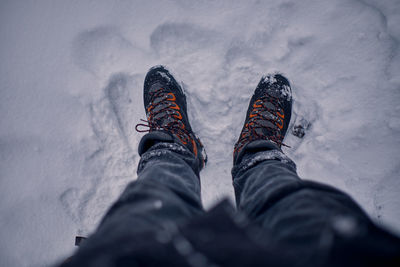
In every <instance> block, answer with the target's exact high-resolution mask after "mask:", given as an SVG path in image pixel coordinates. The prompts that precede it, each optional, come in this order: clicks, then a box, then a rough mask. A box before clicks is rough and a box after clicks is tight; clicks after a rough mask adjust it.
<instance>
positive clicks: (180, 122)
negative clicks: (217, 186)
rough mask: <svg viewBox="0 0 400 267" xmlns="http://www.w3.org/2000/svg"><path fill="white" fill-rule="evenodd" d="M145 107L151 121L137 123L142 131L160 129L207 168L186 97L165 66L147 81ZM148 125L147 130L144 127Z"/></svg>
mask: <svg viewBox="0 0 400 267" xmlns="http://www.w3.org/2000/svg"><path fill="white" fill-rule="evenodd" d="M143 100H144V107H145V109H146V115H147V121H145V120H142V121H143V122H144V123H139V124H137V125H136V130H137V131H138V132H154V131H159V132H163V133H166V134H168V135H170V136H171V137H172V139H173V140H174V142H178V143H180V144H182V145H184V146H185V147H187V148H188V149H189V150H190V151H191V152H192V153H193V154H194V156H195V157H196V159H198V160H199V163H200V169H201V168H202V167H204V165H205V163H206V161H207V156H206V154H205V150H204V147H203V145H202V144H201V142H200V139H199V138H198V137H197V136H196V135H195V134H194V133H193V131H192V128H191V126H190V123H189V118H188V115H187V105H186V96H185V94H184V92H183V90H182V88H181V86H180V85H179V84H178V82H177V81H176V80H175V78H174V77H173V76H172V75H171V73H170V72H169V71H168V70H167V69H166V68H164V67H163V66H155V67H153V68H151V69H150V70H149V72H148V73H147V75H146V78H145V81H144V94H143ZM141 127H144V128H145V129H143V128H141Z"/></svg>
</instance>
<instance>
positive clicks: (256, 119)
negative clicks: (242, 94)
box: [234, 95, 290, 153]
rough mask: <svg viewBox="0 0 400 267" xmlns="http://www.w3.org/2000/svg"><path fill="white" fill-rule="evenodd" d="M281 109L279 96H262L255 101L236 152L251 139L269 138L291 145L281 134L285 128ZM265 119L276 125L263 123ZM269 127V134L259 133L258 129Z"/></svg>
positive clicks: (278, 143)
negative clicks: (269, 105) (285, 141)
mask: <svg viewBox="0 0 400 267" xmlns="http://www.w3.org/2000/svg"><path fill="white" fill-rule="evenodd" d="M264 103H271V104H272V105H273V107H274V108H273V109H272V108H268V107H266V106H265V105H264ZM279 110H283V108H282V106H281V104H280V101H279V99H278V98H276V97H274V96H271V95H266V96H263V97H260V98H259V99H257V100H256V101H255V102H254V103H253V110H252V111H251V112H250V114H249V120H248V121H247V123H246V124H245V126H244V128H243V130H242V132H241V135H240V138H239V140H238V142H237V143H236V144H235V148H234V153H237V152H239V151H240V150H241V149H242V148H243V146H244V145H245V144H247V143H249V142H251V141H255V140H260V139H263V140H269V141H272V142H274V143H275V144H277V145H279V146H285V147H290V146H288V145H286V144H284V143H283V138H284V136H283V135H282V134H281V130H282V129H283V122H284V118H285V115H284V114H282V113H280V112H279ZM264 111H268V114H267V115H264V114H263V113H264ZM263 121H269V122H271V123H272V124H273V125H275V126H276V127H271V126H268V125H265V124H263V123H262V122H263ZM265 128H266V129H267V130H268V132H269V134H268V135H265V134H259V133H258V131H257V129H265Z"/></svg>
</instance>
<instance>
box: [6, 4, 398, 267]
mask: <svg viewBox="0 0 400 267" xmlns="http://www.w3.org/2000/svg"><path fill="white" fill-rule="evenodd" d="M399 25H400V1H398V0H323V1H321V0H304V1H296V0H282V1H272V0H269V1H268V0H265V1H261V0H259V1H256V0H249V1H231V0H221V1H209V0H198V1H190V0H169V1H168V0H165V1H150V0H145V1H144V0H143V1H128V0H120V1H106V0H96V1H94V0H92V1H90V0H87V1H53V0H41V1H33V0H31V1H13V0H8V1H7V0H2V1H1V2H0V40H1V44H0V86H1V89H0V101H1V102H0V103H1V105H0V114H1V119H0V177H1V178H0V231H1V232H0V266H46V265H49V264H51V263H53V262H54V261H56V260H60V259H62V258H65V257H66V256H68V255H69V254H71V253H72V252H73V250H74V237H75V235H76V234H82V235H87V234H89V233H90V232H91V231H93V230H94V229H95V227H96V224H97V223H98V222H99V220H100V219H101V217H102V215H103V214H104V212H105V211H106V209H107V208H108V207H109V206H110V204H111V203H112V202H113V201H114V200H115V199H116V198H117V197H118V195H119V193H120V192H121V190H123V188H124V187H125V185H126V184H127V183H128V182H130V181H132V180H134V179H135V178H136V166H137V163H138V160H139V158H138V155H137V151H136V149H137V144H138V141H139V139H140V136H141V135H140V134H138V133H136V132H135V131H134V126H135V124H136V123H137V122H139V119H140V118H144V110H143V107H142V105H143V103H142V101H143V100H142V86H143V79H144V76H145V74H146V72H147V70H148V69H149V68H150V67H151V66H153V65H156V64H166V65H167V66H168V67H169V68H170V69H171V70H172V71H173V73H175V75H176V78H177V79H178V80H180V81H183V85H184V89H185V90H186V93H187V98H188V105H189V116H190V119H191V123H192V126H193V128H194V129H195V131H196V132H197V134H198V135H199V136H200V137H201V140H202V142H203V143H204V144H205V146H206V149H207V152H208V156H209V164H208V166H207V167H206V169H205V170H204V171H203V172H202V187H203V191H202V194H203V201H204V204H205V206H206V207H207V208H209V207H210V206H211V205H212V204H213V203H215V202H216V201H218V200H220V199H221V198H223V197H225V196H229V197H230V198H231V199H233V191H232V186H231V177H230V169H231V167H232V159H231V153H232V149H233V145H234V143H235V141H236V139H237V137H238V135H239V132H240V130H241V127H242V123H243V121H244V117H245V111H246V108H247V105H248V101H249V98H250V96H251V94H252V92H253V90H254V88H255V87H256V85H257V83H258V81H259V79H260V78H261V76H262V75H264V74H266V73H268V72H274V71H280V72H282V73H284V74H285V75H287V77H288V78H289V80H290V81H291V83H292V85H293V97H294V100H295V104H294V116H293V120H298V121H300V120H301V119H302V118H305V119H307V120H308V121H310V122H312V126H311V129H310V131H309V132H308V133H307V134H306V136H305V137H304V139H298V138H297V137H295V136H293V135H291V134H290V135H288V136H287V139H286V143H288V144H289V145H291V146H292V148H290V149H286V152H287V154H288V155H289V156H290V157H291V158H292V159H293V160H294V161H295V162H296V163H297V166H298V172H299V174H300V175H301V176H302V177H305V178H309V179H313V180H317V181H321V182H325V183H328V184H331V185H335V186H337V187H339V188H341V189H343V190H344V191H346V192H348V193H349V194H351V195H352V196H353V197H354V198H355V199H356V200H357V201H358V202H359V203H360V204H361V205H362V206H363V207H364V208H365V210H366V211H367V212H368V213H369V214H370V215H371V217H372V218H373V219H374V220H376V221H377V222H378V223H381V224H383V225H385V226H386V227H389V228H390V229H392V230H393V231H396V232H398V233H400V209H399V207H400V177H399V172H400V153H399V148H400V138H399V136H400V75H399V74H400V73H399V71H400V53H399V40H400V27H399Z"/></svg>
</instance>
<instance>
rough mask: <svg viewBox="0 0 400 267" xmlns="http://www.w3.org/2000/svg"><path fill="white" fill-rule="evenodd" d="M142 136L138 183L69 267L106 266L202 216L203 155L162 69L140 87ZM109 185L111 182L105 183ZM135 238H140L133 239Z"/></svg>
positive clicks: (180, 95)
mask: <svg viewBox="0 0 400 267" xmlns="http://www.w3.org/2000/svg"><path fill="white" fill-rule="evenodd" d="M144 102H145V108H146V114H147V121H146V124H138V125H137V129H138V130H139V131H141V130H140V129H139V127H140V126H142V127H146V130H144V131H146V132H147V131H148V132H149V133H148V134H146V135H145V136H144V137H143V138H142V140H141V142H140V144H139V155H140V156H141V159H140V162H139V166H138V170H137V172H138V178H137V180H136V181H134V182H131V183H130V184H129V185H128V186H127V188H126V190H125V191H124V192H123V193H122V195H121V196H120V198H119V199H118V200H117V201H116V203H114V204H113V206H112V207H111V208H110V210H109V211H108V212H107V214H106V215H105V216H104V218H103V220H102V222H101V223H100V225H99V227H98V229H97V230H96V232H95V233H94V234H93V235H92V236H91V237H89V238H88V240H85V241H84V242H83V244H82V246H81V247H80V249H79V250H78V252H77V254H76V255H75V256H74V257H73V258H72V259H71V266H75V264H76V265H77V266H78V265H79V266H89V265H90V266H100V264H96V262H97V263H101V264H102V265H101V266H107V262H110V264H111V262H114V261H115V258H118V257H119V256H118V255H120V254H121V253H124V251H125V252H126V251H129V250H132V249H134V248H136V249H137V248H138V247H139V248H140V245H138V244H139V243H138V242H141V243H145V242H146V241H147V240H146V239H148V238H150V239H151V238H156V239H157V240H159V241H160V242H166V241H167V240H168V239H169V238H171V236H172V235H173V234H174V232H175V231H176V230H177V225H179V224H181V223H183V222H185V221H187V220H188V219H190V218H192V217H193V216H195V215H198V214H201V213H203V208H202V203H201V199H200V179H199V172H200V170H201V169H202V167H203V166H204V164H205V154H203V153H202V152H203V146H202V145H201V143H200V141H199V139H198V138H197V137H196V136H195V135H194V133H193V132H192V130H191V128H190V124H189V121H188V119H187V111H186V101H185V98H184V94H183V91H182V89H181V88H180V86H179V84H178V83H177V82H176V81H175V79H174V78H173V76H172V75H171V74H170V73H169V72H168V71H167V70H166V69H164V68H163V67H161V66H160V67H155V68H153V69H151V70H150V71H149V73H148V74H147V76H146V79H145V85H144ZM110 182H112V181H110ZM138 237H139V238H138Z"/></svg>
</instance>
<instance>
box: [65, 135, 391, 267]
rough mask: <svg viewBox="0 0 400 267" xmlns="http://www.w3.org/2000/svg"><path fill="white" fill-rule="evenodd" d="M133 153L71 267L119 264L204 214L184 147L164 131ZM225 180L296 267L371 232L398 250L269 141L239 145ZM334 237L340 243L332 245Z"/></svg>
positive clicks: (341, 196)
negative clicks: (126, 175)
mask: <svg viewBox="0 0 400 267" xmlns="http://www.w3.org/2000/svg"><path fill="white" fill-rule="evenodd" d="M139 154H140V155H141V161H140V163H139V166H138V179H137V180H136V181H133V182H132V183H130V184H129V185H128V187H127V188H126V190H125V191H124V193H123V194H122V195H121V197H120V198H119V199H118V201H117V202H116V203H115V204H114V205H113V206H112V207H111V209H110V210H109V211H108V213H107V214H106V215H105V217H104V219H103V221H102V222H101V224H100V226H99V227H98V229H97V231H96V232H95V233H94V234H93V235H92V236H91V237H90V238H89V239H88V240H87V241H85V244H84V245H83V246H82V247H81V249H80V251H78V253H77V255H76V256H75V257H74V259H73V261H72V262H73V265H79V264H80V263H82V265H86V266H89V265H90V266H123V264H121V262H120V263H119V264H115V262H114V261H115V260H116V259H117V258H118V257H116V256H115V254H116V253H117V254H118V253H119V254H121V255H122V254H124V253H129V251H130V249H131V247H132V246H137V245H138V244H142V243H145V242H146V241H145V240H143V238H144V235H142V234H143V233H153V234H154V235H155V236H156V239H157V240H158V241H159V243H163V242H164V241H165V240H168V238H169V236H168V235H170V233H173V232H174V231H176V229H177V227H178V226H179V225H183V224H185V223H186V222H188V221H190V220H193V218H197V217H198V216H201V215H202V214H203V213H205V211H204V210H203V207H202V203H201V199H200V179H199V163H198V162H197V160H196V159H195V157H194V155H193V154H192V153H191V152H190V151H189V150H188V149H186V148H185V147H184V146H182V145H180V144H178V143H176V142H174V141H173V139H172V138H171V137H170V136H169V135H167V134H165V133H163V132H152V133H150V134H147V135H146V136H145V137H144V138H143V139H142V142H141V145H140V146H139ZM232 176H233V185H234V189H235V195H236V202H237V210H238V211H237V212H238V214H241V215H237V216H238V217H240V216H242V217H246V220H248V221H250V222H251V223H252V224H255V225H257V226H258V227H260V228H262V229H264V230H265V231H266V232H268V233H269V234H268V240H265V242H268V244H269V246H274V244H276V246H280V247H290V248H291V250H293V251H289V252H288V251H286V252H287V254H291V255H292V256H294V258H295V259H296V265H298V266H302V265H308V266H310V265H309V264H310V262H311V263H313V264H315V265H320V264H321V265H327V264H326V259H327V258H329V257H332V255H330V256H329V254H332V253H334V252H335V251H336V252H337V251H340V244H341V242H342V241H343V240H347V239H346V238H352V239H354V238H355V240H357V237H366V236H367V237H368V238H369V239H368V240H370V237H371V235H375V236H378V239H379V240H380V241H379V242H381V243H380V244H382V245H383V246H386V248H387V249H388V250H390V252H393V251H397V250H395V249H394V247H392V244H393V242H392V241H393V240H394V239H396V238H395V237H391V235H390V234H387V233H385V232H384V231H381V230H379V229H378V230H376V229H377V228H376V227H375V226H374V225H373V223H372V222H371V221H370V219H369V218H368V216H367V215H366V214H365V212H364V211H363V210H362V209H361V208H360V207H359V206H358V205H357V204H356V203H355V202H354V201H353V200H352V199H351V197H349V196H348V195H347V194H345V193H343V192H341V191H339V190H337V189H335V188H332V187H330V186H327V185H323V184H319V183H316V182H312V181H305V180H301V179H300V178H299V177H298V175H297V173H296V166H295V164H294V163H293V162H292V161H291V160H290V159H289V158H288V157H287V156H285V155H284V154H283V153H282V151H281V150H280V149H279V148H278V147H276V146H275V145H273V144H272V143H269V142H268V141H265V140H260V141H254V142H252V143H250V144H248V145H247V146H245V147H244V149H243V152H242V153H241V154H240V155H239V157H238V158H236V159H235V162H234V166H233V170H232ZM243 214H244V216H243ZM217 223H218V222H217ZM372 228H373V229H374V230H373V231H372V232H371V229H372ZM140 236H142V237H140ZM338 236H341V237H342V239H341V240H342V241H340V242H339V241H337V239H338V238H337V237H338ZM392 239H393V240H392ZM363 240H364V239H363ZM374 240H377V239H376V238H375V239H374ZM388 240H389V241H388ZM385 242H387V243H385ZM391 242H392V243H391ZM396 242H397V241H396ZM342 243H343V242H342ZM282 244H284V246H282ZM338 244H339V245H338ZM396 244H398V243H396ZM338 246H339V247H338ZM393 249H394V250H393ZM396 249H398V247H396ZM392 250H393V251H392ZM99 251H101V253H100V252H99ZM221 253H223V252H221ZM355 253H356V252H355ZM359 253H361V252H359ZM339 254H340V253H339ZM299 255H300V256H299ZM160 257H161V256H160ZM260 257H262V255H260ZM83 262H84V264H83ZM324 262H325V263H324ZM339 262H340V261H339ZM160 264H161V263H160ZM175 264H178V263H175ZM138 265H143V262H141V264H138ZM144 265H146V264H144ZM194 265H195V264H194ZM328 265H329V264H328Z"/></svg>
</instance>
